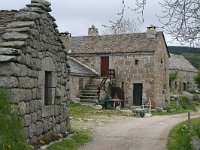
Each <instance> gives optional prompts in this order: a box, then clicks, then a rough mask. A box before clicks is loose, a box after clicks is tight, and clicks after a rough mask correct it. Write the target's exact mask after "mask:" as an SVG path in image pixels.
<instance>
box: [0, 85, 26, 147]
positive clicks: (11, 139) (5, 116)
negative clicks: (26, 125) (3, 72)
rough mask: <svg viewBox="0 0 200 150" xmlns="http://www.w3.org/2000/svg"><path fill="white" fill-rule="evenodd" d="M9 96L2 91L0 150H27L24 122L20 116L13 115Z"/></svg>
mask: <svg viewBox="0 0 200 150" xmlns="http://www.w3.org/2000/svg"><path fill="white" fill-rule="evenodd" d="M11 110H12V109H11V105H10V103H9V98H8V94H7V92H6V91H5V90H3V89H0V149H1V150H27V149H29V146H28V145H27V144H26V142H25V141H24V137H23V132H22V129H23V122H22V118H21V116H20V115H19V114H16V113H12V111H11Z"/></svg>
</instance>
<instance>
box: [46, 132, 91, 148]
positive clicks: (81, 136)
mask: <svg viewBox="0 0 200 150" xmlns="http://www.w3.org/2000/svg"><path fill="white" fill-rule="evenodd" d="M91 139H92V138H91V137H90V136H89V135H88V134H87V133H83V132H79V133H78V134H76V135H75V136H74V138H72V139H69V140H63V141H62V142H60V143H56V144H53V145H51V146H50V147H48V150H77V149H78V148H79V147H80V146H82V145H83V144H85V143H87V142H89V141H91Z"/></svg>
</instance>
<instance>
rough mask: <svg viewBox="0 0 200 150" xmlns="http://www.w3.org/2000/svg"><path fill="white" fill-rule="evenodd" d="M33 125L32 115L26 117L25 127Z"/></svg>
mask: <svg viewBox="0 0 200 150" xmlns="http://www.w3.org/2000/svg"><path fill="white" fill-rule="evenodd" d="M30 124H31V115H24V126H29V125H30Z"/></svg>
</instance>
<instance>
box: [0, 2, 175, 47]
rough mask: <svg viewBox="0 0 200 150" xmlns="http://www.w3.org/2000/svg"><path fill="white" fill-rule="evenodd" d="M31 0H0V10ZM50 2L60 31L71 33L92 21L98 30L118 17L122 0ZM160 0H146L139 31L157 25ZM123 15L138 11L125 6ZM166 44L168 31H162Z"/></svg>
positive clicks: (133, 15)
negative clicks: (165, 32)
mask: <svg viewBox="0 0 200 150" xmlns="http://www.w3.org/2000/svg"><path fill="white" fill-rule="evenodd" d="M30 1H31V0H0V10H12V9H14V10H19V9H20V8H23V7H25V5H26V4H29V3H30ZM49 1H50V2H51V8H52V12H51V15H52V16H54V17H55V18H56V23H57V25H58V29H59V31H60V32H66V31H68V32H70V33H71V34H72V36H84V35H85V36H86V35H87V32H88V28H89V27H91V26H92V25H95V27H96V28H98V30H99V33H100V34H102V33H103V31H104V30H105V28H104V27H103V26H102V25H109V20H111V21H115V20H116V19H118V17H117V13H118V12H120V10H121V8H122V4H121V1H122V0H49ZM125 1H126V6H130V7H131V8H133V7H134V6H135V5H134V0H125ZM159 2H160V0H153V1H152V0H147V5H146V7H145V12H144V20H145V21H144V23H143V24H140V25H139V28H140V31H141V32H145V31H146V27H147V26H150V25H151V24H153V25H155V26H158V27H159V26H160V23H159V21H158V17H156V15H159V14H160V12H161V10H162V8H161V7H160V4H159ZM125 17H126V18H130V19H135V20H137V17H138V15H137V14H136V13H134V12H132V11H130V10H128V9H126V10H125ZM165 38H166V41H167V44H168V45H177V43H170V42H169V41H171V38H170V35H167V34H165Z"/></svg>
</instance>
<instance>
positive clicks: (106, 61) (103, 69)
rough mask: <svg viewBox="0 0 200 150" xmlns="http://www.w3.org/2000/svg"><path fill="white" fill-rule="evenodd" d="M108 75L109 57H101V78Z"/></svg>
mask: <svg viewBox="0 0 200 150" xmlns="http://www.w3.org/2000/svg"><path fill="white" fill-rule="evenodd" d="M108 73H109V57H108V56H105V57H101V76H102V77H105V76H107V75H108Z"/></svg>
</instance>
